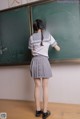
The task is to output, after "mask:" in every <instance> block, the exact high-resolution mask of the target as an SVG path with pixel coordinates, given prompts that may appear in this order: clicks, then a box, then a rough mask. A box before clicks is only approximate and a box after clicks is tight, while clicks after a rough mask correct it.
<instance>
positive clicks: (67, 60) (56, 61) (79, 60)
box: [0, 0, 80, 66]
mask: <svg viewBox="0 0 80 119" xmlns="http://www.w3.org/2000/svg"><path fill="white" fill-rule="evenodd" d="M53 1H57V0H46V1H45V0H41V1H37V2H33V3H28V4H25V5H20V6H17V7H13V8H8V9H5V10H0V12H4V11H8V10H13V9H16V8H21V7H23V6H25V7H26V6H28V7H29V10H30V14H29V19H30V21H29V22H30V34H31V33H32V25H31V24H32V15H31V14H32V13H31V9H32V7H33V6H37V5H40V4H45V3H48V2H53ZM50 62H51V63H65V62H67V63H80V58H73V59H63V60H58V59H57V60H56V59H53V60H52V59H51V60H50ZM26 64H30V62H28V63H26ZM26 64H24V63H22V64H2V65H1V64H0V66H3V65H4V66H5V65H11V66H12V65H26Z"/></svg>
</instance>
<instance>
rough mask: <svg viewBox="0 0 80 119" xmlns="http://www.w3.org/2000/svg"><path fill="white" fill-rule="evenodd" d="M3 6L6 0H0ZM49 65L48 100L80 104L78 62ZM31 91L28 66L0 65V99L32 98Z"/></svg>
mask: <svg viewBox="0 0 80 119" xmlns="http://www.w3.org/2000/svg"><path fill="white" fill-rule="evenodd" d="M22 3H23V4H24V3H26V0H23V1H22ZM5 8H8V0H0V9H5ZM51 67H52V72H53V77H52V78H51V79H49V101H50V102H58V103H72V104H80V64H79V63H78V64H75V63H74V64H70V63H69V64H68V63H67V64H66V63H65V64H62V63H56V64H53V65H51ZM33 92H34V82H33V80H32V79H31V77H30V72H29V66H6V67H0V99H15V100H34V93H33Z"/></svg>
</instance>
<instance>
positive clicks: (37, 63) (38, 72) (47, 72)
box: [30, 55, 52, 78]
mask: <svg viewBox="0 0 80 119" xmlns="http://www.w3.org/2000/svg"><path fill="white" fill-rule="evenodd" d="M30 72H31V76H32V78H50V77H52V71H51V66H50V63H49V60H48V57H46V56H42V55H38V56H34V57H33V58H32V60H31V64H30Z"/></svg>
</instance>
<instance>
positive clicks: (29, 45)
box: [28, 36, 33, 49]
mask: <svg viewBox="0 0 80 119" xmlns="http://www.w3.org/2000/svg"><path fill="white" fill-rule="evenodd" d="M31 41H32V36H31V37H30V38H29V44H28V48H29V49H32V48H33V45H32V42H31Z"/></svg>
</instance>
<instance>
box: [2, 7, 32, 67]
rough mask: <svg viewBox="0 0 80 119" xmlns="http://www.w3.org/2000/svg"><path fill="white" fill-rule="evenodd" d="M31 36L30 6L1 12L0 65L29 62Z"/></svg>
mask: <svg viewBox="0 0 80 119" xmlns="http://www.w3.org/2000/svg"><path fill="white" fill-rule="evenodd" d="M29 36H30V29H29V9H28V7H26V6H25V7H24V6H23V7H20V8H15V9H11V10H7V11H2V12H0V65H16V64H17V65H18V64H28V63H29V62H30V60H31V54H30V51H29V50H28V40H29Z"/></svg>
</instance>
